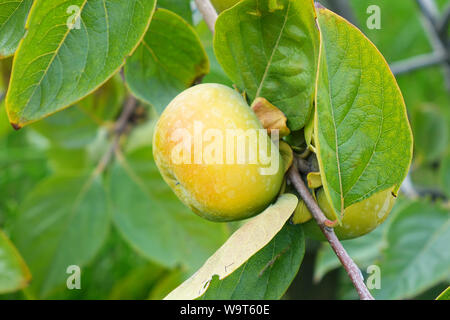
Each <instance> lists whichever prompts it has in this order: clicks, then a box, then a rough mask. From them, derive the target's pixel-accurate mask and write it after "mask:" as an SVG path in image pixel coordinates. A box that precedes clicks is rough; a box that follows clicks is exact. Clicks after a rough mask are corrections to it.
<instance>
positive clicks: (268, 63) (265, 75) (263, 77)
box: [255, 1, 291, 98]
mask: <svg viewBox="0 0 450 320" xmlns="http://www.w3.org/2000/svg"><path fill="white" fill-rule="evenodd" d="M290 8H291V2H290V1H289V2H288V7H287V9H286V15H285V17H284V22H283V25H282V26H281V30H280V33H279V35H278V38H277V41H276V42H275V46H274V47H273V50H272V54H271V55H270V58H269V61H268V62H267V65H266V69H265V70H264V74H263V76H262V78H261V82H260V83H259V87H258V90H257V91H256V95H255V98H258V97H259V95H260V94H261V90H262V87H263V84H264V82H265V81H266V78H267V76H268V74H269V69H270V67H271V66H272V60H273V57H274V56H275V52H276V51H277V50H278V46H279V45H280V41H281V38H282V37H283V32H284V29H285V27H286V24H287V21H288V18H289V10H290Z"/></svg>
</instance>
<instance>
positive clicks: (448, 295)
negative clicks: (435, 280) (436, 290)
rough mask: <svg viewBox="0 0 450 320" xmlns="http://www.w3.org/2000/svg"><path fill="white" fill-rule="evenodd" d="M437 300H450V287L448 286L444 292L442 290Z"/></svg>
mask: <svg viewBox="0 0 450 320" xmlns="http://www.w3.org/2000/svg"><path fill="white" fill-rule="evenodd" d="M436 300H445V301H448V300H450V287H448V288H447V289H445V290H444V292H442V293H441V294H440V295H439V296H438V297H437V298H436Z"/></svg>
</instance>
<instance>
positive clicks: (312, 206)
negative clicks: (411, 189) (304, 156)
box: [288, 162, 374, 300]
mask: <svg viewBox="0 0 450 320" xmlns="http://www.w3.org/2000/svg"><path fill="white" fill-rule="evenodd" d="M288 175H289V179H290V180H291V182H292V184H293V185H294V187H295V188H296V190H297V192H298V193H299V194H300V196H301V197H302V199H303V201H304V202H305V204H306V206H307V207H308V209H309V211H310V212H311V214H312V216H313V217H314V219H315V220H316V222H317V224H318V225H319V227H320V230H322V232H323V234H324V235H325V237H326V238H327V240H328V242H329V243H330V246H331V248H332V249H333V251H334V252H335V253H336V256H337V257H338V259H339V261H341V263H342V265H343V266H344V268H345V270H346V271H347V274H348V276H349V277H350V280H351V281H352V283H353V285H354V286H355V288H356V291H357V292H358V295H359V297H360V299H361V300H374V298H373V297H372V295H371V294H370V292H369V290H368V289H367V287H366V285H365V283H364V279H363V277H362V275H361V271H360V270H359V268H358V266H357V265H356V263H355V262H354V261H353V260H352V258H350V256H349V255H348V253H347V251H346V250H345V249H344V247H343V246H342V244H341V242H340V241H339V239H338V238H337V236H336V234H335V233H334V230H333V228H331V227H329V225H330V223H332V222H331V221H330V220H328V219H327V218H326V217H325V215H324V213H323V212H322V210H321V209H320V207H319V205H318V204H317V202H316V201H315V200H314V198H313V197H312V195H311V193H310V192H309V190H308V188H307V187H306V185H305V183H304V182H303V180H302V178H301V177H300V174H299V172H298V169H297V166H296V164H295V162H294V164H293V165H292V167H291V168H290V169H289V173H288Z"/></svg>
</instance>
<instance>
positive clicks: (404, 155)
mask: <svg viewBox="0 0 450 320" xmlns="http://www.w3.org/2000/svg"><path fill="white" fill-rule="evenodd" d="M318 19H319V23H320V29H321V34H322V40H323V41H322V50H321V57H320V64H319V71H318V73H319V74H318V80H317V97H316V99H317V108H316V116H315V125H314V131H315V142H316V148H317V155H318V160H319V166H320V171H321V172H322V173H323V174H322V181H323V185H324V189H325V193H326V195H327V198H328V199H329V200H330V202H331V203H332V204H333V208H334V210H335V212H336V216H337V218H340V217H341V216H342V214H343V213H344V209H345V208H347V207H349V206H350V205H352V204H353V203H357V202H359V201H362V200H364V199H366V198H368V197H370V196H371V195H373V194H375V193H377V192H380V191H383V190H386V189H389V188H393V192H397V191H398V189H399V187H400V184H401V182H402V181H403V179H404V178H405V177H406V174H407V172H408V169H409V166H410V163H411V158H412V135H411V129H410V126H409V122H408V118H407V115H406V108H405V104H404V101H403V98H402V95H401V92H400V89H399V88H398V86H397V83H396V81H395V78H394V76H393V75H392V73H391V71H390V70H389V66H388V65H387V63H386V61H385V60H384V58H383V56H382V55H381V54H380V52H379V51H378V50H377V49H376V48H375V46H374V45H373V44H372V43H371V42H370V41H369V40H368V39H367V38H366V37H365V36H364V35H363V34H362V33H361V32H360V31H359V30H358V29H356V28H355V27H354V26H352V25H351V24H350V23H348V22H347V21H346V20H344V19H343V18H341V17H339V16H338V15H336V14H334V13H333V12H331V11H329V10H327V9H318Z"/></svg>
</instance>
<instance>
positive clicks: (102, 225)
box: [13, 175, 110, 297]
mask: <svg viewBox="0 0 450 320" xmlns="http://www.w3.org/2000/svg"><path fill="white" fill-rule="evenodd" d="M109 221H110V220H109V213H108V208H107V201H106V193H105V190H104V188H103V186H102V183H101V181H100V179H99V177H98V176H95V175H90V176H77V177H61V176H58V177H56V176H55V177H51V178H49V179H47V180H44V181H43V182H42V183H40V184H39V185H37V186H36V188H35V189H34V190H33V192H31V194H30V195H29V197H28V198H27V200H26V201H25V203H24V205H23V208H22V210H21V214H20V216H19V220H18V221H17V225H16V227H15V229H14V232H13V239H14V243H15V244H16V245H17V248H18V249H19V250H20V252H21V253H22V254H23V256H24V259H25V261H26V262H27V263H28V265H29V267H30V269H31V273H32V275H33V281H32V283H31V287H32V289H33V292H34V293H35V294H36V295H37V296H38V297H45V296H46V295H47V294H48V293H49V292H50V291H51V290H52V289H54V288H55V287H56V286H58V285H61V284H63V283H64V281H65V280H66V279H67V277H68V274H67V273H66V270H67V267H68V266H70V265H78V266H80V267H82V266H84V265H85V264H86V263H87V262H89V261H90V260H91V259H92V258H94V256H95V254H96V253H97V252H98V250H99V249H100V246H101V245H102V244H103V242H104V240H105V238H106V236H107V233H108V230H109Z"/></svg>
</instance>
